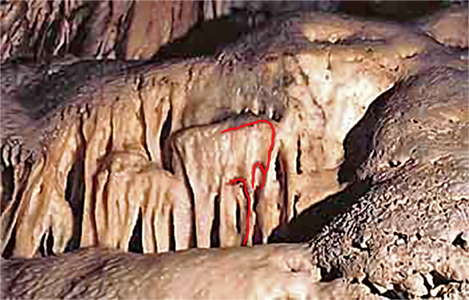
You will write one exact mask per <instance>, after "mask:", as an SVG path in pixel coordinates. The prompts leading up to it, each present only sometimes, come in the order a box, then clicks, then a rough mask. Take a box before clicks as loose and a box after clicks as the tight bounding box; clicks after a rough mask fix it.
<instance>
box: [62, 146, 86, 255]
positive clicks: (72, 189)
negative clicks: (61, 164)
mask: <svg viewBox="0 0 469 300" xmlns="http://www.w3.org/2000/svg"><path fill="white" fill-rule="evenodd" d="M83 152H84V151H83V150H82V151H81V153H80V154H79V155H78V159H77V160H76V161H75V162H74V164H73V166H72V168H71V169H70V171H69V172H68V175H67V183H66V187H65V201H67V202H68V203H69V205H70V208H71V210H72V215H73V234H72V238H71V239H70V240H69V241H68V243H67V246H66V247H65V252H68V251H72V250H75V249H78V248H80V240H81V230H82V227H81V226H82V220H83V204H84V197H85V185H84V182H85V178H84V167H85V161H84V159H83V157H84V156H83Z"/></svg>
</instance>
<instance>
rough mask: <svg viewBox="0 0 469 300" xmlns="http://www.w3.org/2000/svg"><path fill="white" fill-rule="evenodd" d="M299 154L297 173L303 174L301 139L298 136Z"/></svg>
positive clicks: (297, 156) (297, 157)
mask: <svg viewBox="0 0 469 300" xmlns="http://www.w3.org/2000/svg"><path fill="white" fill-rule="evenodd" d="M297 149H298V150H297V151H298V152H297V155H296V173H297V174H303V170H302V169H301V139H299V138H298V141H297Z"/></svg>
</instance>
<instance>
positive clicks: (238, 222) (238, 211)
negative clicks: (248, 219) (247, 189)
mask: <svg viewBox="0 0 469 300" xmlns="http://www.w3.org/2000/svg"><path fill="white" fill-rule="evenodd" d="M236 231H237V232H238V233H241V208H240V207H239V203H238V202H236Z"/></svg>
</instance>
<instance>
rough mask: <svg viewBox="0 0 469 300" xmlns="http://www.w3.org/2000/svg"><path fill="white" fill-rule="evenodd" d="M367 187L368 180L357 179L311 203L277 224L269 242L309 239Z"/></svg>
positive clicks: (362, 193)
mask: <svg viewBox="0 0 469 300" xmlns="http://www.w3.org/2000/svg"><path fill="white" fill-rule="evenodd" d="M369 188H370V182H369V181H358V182H355V183H354V184H351V185H349V186H348V187H347V188H346V189H344V190H343V191H341V192H338V193H336V194H334V195H331V196H329V197H327V198H326V199H324V200H323V201H321V202H318V203H316V204H313V205H312V206H310V207H309V208H307V209H306V210H304V211H303V212H301V214H299V215H298V216H297V217H296V218H294V219H293V220H291V221H290V222H289V223H288V224H286V225H283V226H282V225H280V226H278V227H277V228H276V229H275V230H274V231H273V232H272V234H271V236H270V237H269V242H276V243H302V242H308V241H310V240H311V239H312V238H313V237H314V236H315V235H316V234H318V233H319V232H320V231H321V230H322V229H323V228H324V226H326V225H327V224H329V223H330V222H331V221H332V220H333V219H334V218H335V217H336V216H339V215H341V214H343V213H345V212H346V211H348V210H349V209H350V208H351V207H352V205H353V204H355V203H356V202H357V201H358V199H359V198H360V197H361V196H362V195H364V194H365V193H366V192H367V191H368V190H369Z"/></svg>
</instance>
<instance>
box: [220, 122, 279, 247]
mask: <svg viewBox="0 0 469 300" xmlns="http://www.w3.org/2000/svg"><path fill="white" fill-rule="evenodd" d="M258 123H266V124H267V125H269V127H270V130H271V139H270V145H269V149H268V152H267V163H266V165H265V167H264V166H263V165H262V162H259V161H258V162H255V163H254V164H253V165H252V169H251V188H252V189H253V190H254V188H255V183H256V180H255V179H256V168H259V170H260V171H261V173H262V180H261V184H260V187H259V188H260V189H262V188H264V185H265V181H266V177H267V172H268V171H269V166H270V161H271V159H272V151H273V149H274V143H275V127H274V125H273V124H272V123H271V122H270V121H268V120H257V121H254V122H250V123H246V124H243V125H240V126H237V127H231V128H227V129H224V130H222V131H221V133H226V132H230V131H234V130H238V129H241V128H244V127H248V126H253V125H256V124H258ZM238 182H241V184H242V185H243V193H244V196H245V197H246V200H247V213H246V233H245V235H244V239H243V243H242V245H243V246H246V245H247V242H248V237H249V228H250V218H251V196H250V195H249V191H248V183H247V180H246V178H244V177H238V178H233V179H231V180H230V181H228V183H227V184H230V185H235V184H236V183H238Z"/></svg>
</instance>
